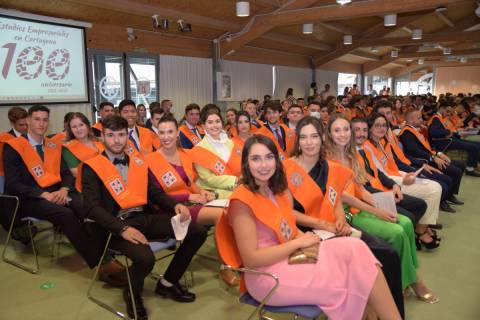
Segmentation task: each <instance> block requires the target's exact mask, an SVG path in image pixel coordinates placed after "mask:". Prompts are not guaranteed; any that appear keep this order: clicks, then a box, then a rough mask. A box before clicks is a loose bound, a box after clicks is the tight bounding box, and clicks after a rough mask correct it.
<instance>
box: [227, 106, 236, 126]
mask: <svg viewBox="0 0 480 320" xmlns="http://www.w3.org/2000/svg"><path fill="white" fill-rule="evenodd" d="M226 118H227V123H229V124H230V125H232V126H233V125H235V112H233V111H232V110H230V111H227V114H226Z"/></svg>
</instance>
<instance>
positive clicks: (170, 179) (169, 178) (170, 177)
mask: <svg viewBox="0 0 480 320" xmlns="http://www.w3.org/2000/svg"><path fill="white" fill-rule="evenodd" d="M162 180H163V182H164V183H165V185H166V186H167V187H170V186H172V185H173V184H175V182H177V178H176V177H175V175H174V174H173V173H172V171H170V170H169V171H167V173H165V174H164V175H163V176H162Z"/></svg>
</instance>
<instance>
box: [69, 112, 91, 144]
mask: <svg viewBox="0 0 480 320" xmlns="http://www.w3.org/2000/svg"><path fill="white" fill-rule="evenodd" d="M69 126H70V130H71V131H72V133H73V136H74V137H75V139H78V140H83V139H85V138H87V137H88V133H89V129H88V126H87V125H86V124H85V123H84V122H83V121H82V120H81V119H80V118H78V117H75V118H73V119H71V120H70V123H69Z"/></svg>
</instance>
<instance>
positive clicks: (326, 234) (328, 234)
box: [313, 227, 362, 241]
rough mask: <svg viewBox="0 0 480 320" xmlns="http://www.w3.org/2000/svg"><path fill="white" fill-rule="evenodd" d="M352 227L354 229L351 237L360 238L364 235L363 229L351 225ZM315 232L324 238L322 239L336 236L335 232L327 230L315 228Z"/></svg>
mask: <svg viewBox="0 0 480 320" xmlns="http://www.w3.org/2000/svg"><path fill="white" fill-rule="evenodd" d="M350 229H351V230H352V234H350V237H353V238H359V239H360V237H361V236H362V231H360V230H358V229H355V228H353V227H350ZM313 233H315V234H316V235H317V236H319V237H320V239H322V241H324V240H327V239H331V238H334V237H335V233H333V232H330V231H327V230H319V229H314V230H313Z"/></svg>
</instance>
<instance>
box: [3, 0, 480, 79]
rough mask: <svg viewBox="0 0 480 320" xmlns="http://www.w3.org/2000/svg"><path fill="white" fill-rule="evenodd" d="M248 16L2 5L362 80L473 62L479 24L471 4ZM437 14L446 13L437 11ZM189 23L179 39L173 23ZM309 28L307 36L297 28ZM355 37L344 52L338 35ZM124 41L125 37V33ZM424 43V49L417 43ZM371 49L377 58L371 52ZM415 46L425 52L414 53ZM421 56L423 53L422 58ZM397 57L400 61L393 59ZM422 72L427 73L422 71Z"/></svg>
mask: <svg viewBox="0 0 480 320" xmlns="http://www.w3.org/2000/svg"><path fill="white" fill-rule="evenodd" d="M249 2H250V16H249V17H245V18H239V17H237V16H236V14H235V3H236V1H235V0H208V1H206V0H184V1H180V0H108V1H106V0H62V1H61V0H42V1H38V0H2V2H1V4H0V5H1V6H2V7H4V8H12V9H17V10H22V11H27V12H31V13H36V14H42V15H48V16H55V17H61V18H68V19H76V20H82V21H87V22H91V23H92V24H93V25H94V27H95V26H96V25H102V26H105V25H108V26H117V27H122V28H126V27H131V28H134V30H135V31H136V32H150V33H152V32H158V33H163V34H171V35H174V36H176V37H185V36H186V37H191V38H197V39H203V40H209V41H210V42H211V41H213V40H214V39H218V40H219V41H218V43H219V52H220V55H221V56H222V57H227V56H228V55H229V54H232V53H235V52H237V51H241V50H242V48H243V50H244V49H245V48H253V47H255V48H259V49H268V50H270V52H271V53H272V54H274V53H275V52H278V53H279V54H280V53H284V54H285V53H288V54H294V55H297V56H298V57H304V58H305V57H308V59H309V60H311V61H313V62H314V63H315V65H316V66H317V67H319V68H321V67H322V65H326V64H331V63H332V62H337V63H349V64H355V65H359V66H361V70H362V71H363V72H365V73H375V72H380V71H382V70H383V71H385V70H387V71H388V72H390V73H391V74H393V75H400V74H402V72H404V71H409V70H410V71H411V70H413V69H414V67H415V65H417V61H418V59H419V58H424V59H425V65H427V66H428V67H430V66H432V65H435V64H441V65H444V64H448V63H450V64H452V65H456V64H460V62H459V61H446V60H445V59H446V58H445V56H443V54H442V48H443V47H446V46H448V47H451V48H452V54H453V55H457V52H458V53H461V55H462V56H465V57H467V58H468V59H469V60H468V61H470V62H475V63H478V61H477V60H478V59H479V58H478V57H479V55H480V18H478V17H477V16H476V15H475V13H474V11H475V9H476V8H477V5H476V1H475V0H402V1H399V0H354V1H353V2H352V3H350V4H347V5H343V6H340V5H338V4H336V1H335V0H321V1H318V0H250V1H249ZM439 7H443V8H444V10H441V11H440V10H436V9H437V8H439ZM390 13H397V25H396V26H393V27H384V26H383V16H384V15H385V14H390ZM153 14H158V15H159V17H160V18H167V19H169V20H170V28H169V30H167V31H159V30H154V29H153V27H152V22H151V16H152V15H153ZM178 19H184V20H185V21H186V22H188V23H191V24H192V29H193V30H192V32H190V33H188V34H184V33H181V32H179V31H178V30H177V28H176V21H177V20H178ZM303 23H313V24H314V32H313V34H303V33H302V24H303ZM416 28H421V29H422V30H423V39H422V40H411V34H412V30H413V29H416ZM347 34H350V35H352V36H353V44H352V45H343V36H344V35H347ZM125 39H126V34H125ZM424 43H427V46H422V44H424ZM372 47H377V49H378V52H374V51H372ZM419 47H422V48H424V50H423V51H422V52H418V51H419V50H418V49H419ZM425 49H426V50H427V51H425ZM392 50H397V51H398V53H399V56H398V58H392V57H391V51H392ZM427 66H426V67H427Z"/></svg>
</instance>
